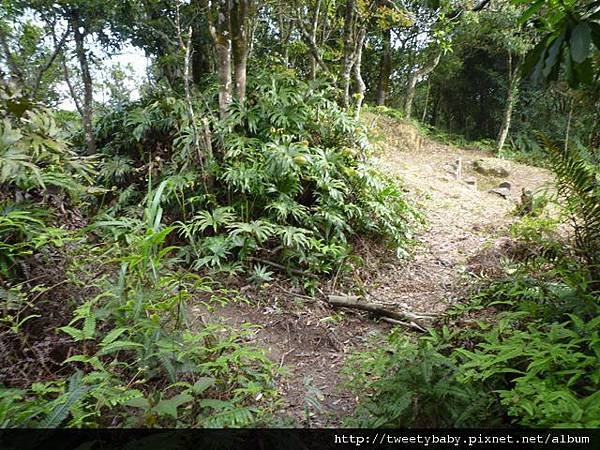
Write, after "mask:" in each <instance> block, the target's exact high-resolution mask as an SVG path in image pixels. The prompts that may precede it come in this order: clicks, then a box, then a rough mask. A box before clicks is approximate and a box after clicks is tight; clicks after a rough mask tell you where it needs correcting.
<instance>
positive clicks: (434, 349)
mask: <svg viewBox="0 0 600 450" xmlns="http://www.w3.org/2000/svg"><path fill="white" fill-rule="evenodd" d="M433 336H434V337H435V335H433ZM446 347H447V346H442V345H440V344H439V342H438V338H435V339H433V340H431V339H427V338H421V339H419V340H418V341H417V343H413V342H411V340H410V339H409V338H407V337H406V336H404V335H403V334H402V330H400V329H396V330H394V331H393V332H392V333H391V334H390V336H389V338H388V342H387V344H386V345H384V346H382V347H380V348H376V349H373V350H372V351H368V352H364V353H359V354H357V355H356V356H355V357H354V358H353V361H352V363H351V365H350V366H349V368H348V370H347V376H348V378H349V382H350V386H351V387H352V388H353V389H355V391H356V392H357V393H360V403H359V406H358V407H357V410H356V412H355V414H354V417H353V418H352V419H351V420H350V421H349V424H350V425H352V426H360V427H386V428H397V427H474V426H480V427H481V426H484V425H489V424H491V423H492V419H491V417H492V410H491V409H490V408H491V406H492V405H493V400H492V398H491V396H489V395H488V394H487V393H485V392H484V391H483V390H482V389H481V387H480V384H479V383H463V382H461V381H460V379H459V375H460V372H459V369H458V366H457V365H456V362H455V360H454V358H452V357H448V356H446V355H445V353H449V352H448V350H447V348H446Z"/></svg>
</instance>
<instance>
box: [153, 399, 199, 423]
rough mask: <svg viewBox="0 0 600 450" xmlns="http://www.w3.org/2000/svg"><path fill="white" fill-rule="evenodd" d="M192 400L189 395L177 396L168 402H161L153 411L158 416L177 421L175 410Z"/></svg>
mask: <svg viewBox="0 0 600 450" xmlns="http://www.w3.org/2000/svg"><path fill="white" fill-rule="evenodd" d="M192 400H194V397H192V396H191V395H189V394H178V395H176V396H175V397H173V398H170V399H168V400H161V401H160V402H158V405H156V406H155V407H154V408H153V409H154V411H156V412H157V413H158V414H160V415H164V416H171V417H173V418H174V419H177V408H178V407H180V406H181V405H183V404H184V403H189V402H191V401H192Z"/></svg>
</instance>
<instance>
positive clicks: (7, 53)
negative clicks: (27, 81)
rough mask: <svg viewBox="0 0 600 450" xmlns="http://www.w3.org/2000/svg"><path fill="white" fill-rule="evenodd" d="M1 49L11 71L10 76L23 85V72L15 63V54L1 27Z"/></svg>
mask: <svg viewBox="0 0 600 450" xmlns="http://www.w3.org/2000/svg"><path fill="white" fill-rule="evenodd" d="M0 47H2V52H3V53H4V59H5V60H6V65H7V66H8V68H9V69H10V72H11V73H10V75H11V76H12V77H13V78H14V79H16V80H18V81H19V82H20V83H21V84H22V83H23V81H24V77H23V72H21V69H20V68H19V65H18V64H17V62H16V61H15V57H14V55H13V52H12V51H11V50H10V47H9V45H8V36H7V35H6V34H5V33H4V30H3V29H2V27H0Z"/></svg>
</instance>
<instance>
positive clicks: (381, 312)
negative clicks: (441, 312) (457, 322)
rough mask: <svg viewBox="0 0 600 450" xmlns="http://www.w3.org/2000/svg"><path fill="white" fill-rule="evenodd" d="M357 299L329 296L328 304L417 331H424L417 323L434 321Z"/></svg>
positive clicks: (432, 317)
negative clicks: (361, 312)
mask: <svg viewBox="0 0 600 450" xmlns="http://www.w3.org/2000/svg"><path fill="white" fill-rule="evenodd" d="M359 299H360V297H358V296H355V295H349V296H345V295H330V296H329V297H328V301H329V304H330V305H332V306H339V307H344V308H353V309H360V310H362V311H368V312H371V313H373V314H377V315H378V316H382V318H383V320H386V319H389V320H386V321H387V322H391V321H392V320H393V322H391V323H396V324H398V325H404V326H407V327H410V328H414V329H418V330H419V331H425V327H424V326H423V325H421V324H420V323H419V322H420V321H433V320H434V319H435V316H429V315H427V316H425V315H419V314H414V313H411V312H407V311H393V310H390V309H387V308H386V307H384V306H382V305H378V304H375V303H366V302H361V301H359ZM407 321H408V322H407Z"/></svg>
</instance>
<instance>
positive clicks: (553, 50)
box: [542, 34, 565, 78]
mask: <svg viewBox="0 0 600 450" xmlns="http://www.w3.org/2000/svg"><path fill="white" fill-rule="evenodd" d="M564 40H565V35H564V34H561V35H560V36H559V37H557V38H556V39H554V40H553V41H552V44H551V45H550V47H549V49H548V56H547V57H546V61H545V66H544V70H543V71H542V73H543V75H544V77H546V78H548V77H549V76H550V74H551V73H552V71H553V69H554V66H555V65H556V62H557V56H558V54H559V53H560V49H561V47H562V44H563V42H564Z"/></svg>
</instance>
